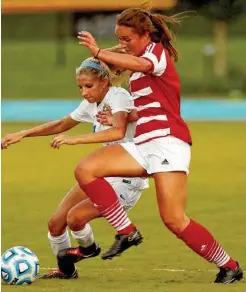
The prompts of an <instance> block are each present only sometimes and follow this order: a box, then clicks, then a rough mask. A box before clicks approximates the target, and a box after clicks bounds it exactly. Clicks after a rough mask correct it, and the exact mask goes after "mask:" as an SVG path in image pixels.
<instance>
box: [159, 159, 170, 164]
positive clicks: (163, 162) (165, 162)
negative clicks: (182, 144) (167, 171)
mask: <svg viewBox="0 0 246 292" xmlns="http://www.w3.org/2000/svg"><path fill="white" fill-rule="evenodd" d="M161 164H166V165H167V164H169V162H168V161H167V159H164V160H163V161H162V163H161Z"/></svg>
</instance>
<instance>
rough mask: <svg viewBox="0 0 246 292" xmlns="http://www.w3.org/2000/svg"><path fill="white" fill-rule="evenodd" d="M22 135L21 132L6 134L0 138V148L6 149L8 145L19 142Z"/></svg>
mask: <svg viewBox="0 0 246 292" xmlns="http://www.w3.org/2000/svg"><path fill="white" fill-rule="evenodd" d="M23 137H24V134H23V132H17V133H12V134H7V135H6V136H4V137H3V138H2V140H1V149H7V148H8V146H9V145H11V144H15V143H18V142H20V140H21V139H22V138H23Z"/></svg>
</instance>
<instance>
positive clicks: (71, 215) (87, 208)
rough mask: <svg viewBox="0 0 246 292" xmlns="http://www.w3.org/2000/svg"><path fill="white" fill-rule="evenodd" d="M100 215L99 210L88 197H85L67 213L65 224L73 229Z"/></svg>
mask: <svg viewBox="0 0 246 292" xmlns="http://www.w3.org/2000/svg"><path fill="white" fill-rule="evenodd" d="M99 217H101V215H100V212H99V211H98V209H97V208H96V207H95V206H94V204H93V203H92V202H91V200H90V199H85V200H83V201H82V202H79V203H78V204H76V205H75V206H73V207H72V208H71V209H70V210H69V212H68V215H67V225H68V226H69V227H72V228H71V229H72V230H74V229H76V228H77V227H80V226H83V225H84V224H86V223H87V222H89V221H91V220H93V219H95V218H99Z"/></svg>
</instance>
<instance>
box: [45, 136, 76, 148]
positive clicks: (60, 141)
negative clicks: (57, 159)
mask: <svg viewBox="0 0 246 292" xmlns="http://www.w3.org/2000/svg"><path fill="white" fill-rule="evenodd" d="M76 142H77V139H76V137H71V136H67V135H59V136H56V137H55V138H54V139H53V140H52V141H51V143H50V146H51V147H52V148H54V149H59V148H60V147H61V145H64V144H65V145H75V144H77V143H76Z"/></svg>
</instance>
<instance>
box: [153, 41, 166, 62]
mask: <svg viewBox="0 0 246 292" xmlns="http://www.w3.org/2000/svg"><path fill="white" fill-rule="evenodd" d="M163 51H164V48H163V45H162V43H156V45H155V47H154V49H153V50H152V52H151V53H152V54H153V55H155V56H156V58H157V60H158V62H160V60H161V55H162V53H163Z"/></svg>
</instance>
